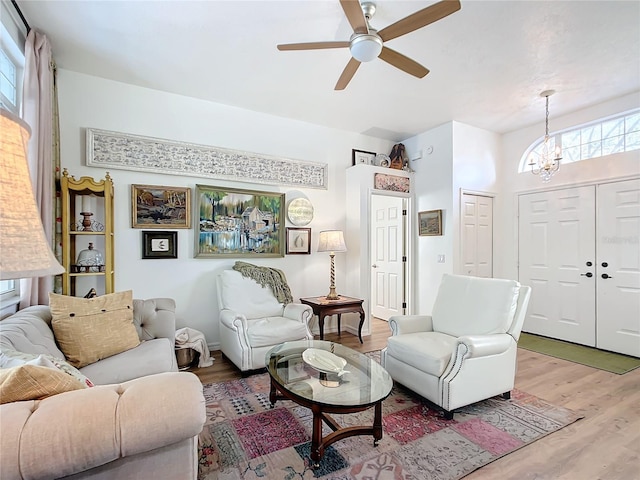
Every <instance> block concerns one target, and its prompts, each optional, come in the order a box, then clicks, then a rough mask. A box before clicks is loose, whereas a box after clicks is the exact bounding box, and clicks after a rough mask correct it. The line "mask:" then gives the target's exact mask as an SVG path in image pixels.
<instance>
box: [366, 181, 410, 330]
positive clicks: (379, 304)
mask: <svg viewBox="0 0 640 480" xmlns="http://www.w3.org/2000/svg"><path fill="white" fill-rule="evenodd" d="M385 197H386V198H389V199H393V200H394V201H392V202H391V203H390V206H391V207H392V209H391V210H393V211H395V210H396V209H397V208H400V212H398V213H393V214H392V215H391V216H394V215H399V217H397V216H396V217H395V220H394V219H393V218H392V219H391V220H389V214H388V212H380V211H379V209H377V208H376V205H378V204H380V203H381V202H379V201H378V202H376V199H377V200H382V199H384V198H385ZM395 200H398V202H395ZM410 208H411V202H410V197H408V196H407V195H405V194H397V193H395V192H387V191H383V190H375V191H372V192H371V194H370V195H369V252H370V260H371V263H370V271H371V273H370V275H369V282H370V290H369V291H370V292H371V293H370V305H369V310H370V311H369V315H370V316H372V317H373V316H375V317H376V318H382V319H383V320H388V319H389V317H390V316H391V315H397V314H400V315H402V314H406V313H408V312H409V302H410V291H411V281H410V279H411V266H410V263H411V262H410V261H409V258H410V256H411V249H412V248H413V246H412V243H411V242H410V241H409V239H410V238H411V237H410V234H409V230H410V221H409V218H411V217H410ZM379 215H383V216H384V219H383V218H379V217H378V216H379ZM389 222H390V224H391V226H392V228H388V225H389ZM381 223H382V225H381ZM390 234H393V236H394V238H389V235H390ZM390 248H391V249H392V250H393V251H390V250H389V249H390ZM390 256H391V257H393V256H396V257H399V258H397V259H396V260H399V262H396V261H391V262H389V261H388V260H390V258H389V257H390ZM391 260H393V259H391ZM381 263H386V264H387V265H388V267H389V268H388V269H387V270H389V271H386V270H385V269H384V268H381V267H382V265H381ZM383 270H385V271H383ZM390 288H391V289H392V290H393V292H391V293H392V294H391V293H389V289H390Z"/></svg>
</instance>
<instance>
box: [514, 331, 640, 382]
mask: <svg viewBox="0 0 640 480" xmlns="http://www.w3.org/2000/svg"><path fill="white" fill-rule="evenodd" d="M518 347H520V348H524V349H525V350H531V351H532V352H537V353H543V354H544V355H549V356H551V357H555V358H560V359H562V360H568V361H570V362H574V363H580V364H582V365H586V366H588V367H593V368H597V369H600V370H605V371H607V372H611V373H617V374H618V375H622V374H624V373H627V372H630V371H631V370H635V369H636V368H638V367H640V358H636V357H630V356H629V355H622V354H620V353H613V352H607V351H605V350H598V349H597V348H593V347H587V346H584V345H577V344H575V343H571V342H564V341H562V340H556V339H554V338H548V337H542V336H540V335H533V334H530V333H522V334H520V340H518Z"/></svg>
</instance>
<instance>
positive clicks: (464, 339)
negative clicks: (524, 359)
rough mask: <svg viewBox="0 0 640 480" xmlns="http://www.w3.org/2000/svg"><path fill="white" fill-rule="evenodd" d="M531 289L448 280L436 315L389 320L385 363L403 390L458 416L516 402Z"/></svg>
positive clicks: (438, 298) (479, 280) (457, 278)
mask: <svg viewBox="0 0 640 480" xmlns="http://www.w3.org/2000/svg"><path fill="white" fill-rule="evenodd" d="M530 296H531V287H526V286H521V285H520V284H519V283H518V282H516V281H513V280H503V279H495V278H479V277H467V276H462V275H449V274H445V275H444V276H443V278H442V283H441V284H440V287H439V289H438V294H437V296H436V300H435V303H434V306H433V312H432V314H431V315H399V316H393V317H391V318H390V319H389V326H390V327H391V331H392V336H391V337H389V339H388V341H387V347H386V348H385V349H384V350H382V354H381V363H382V365H383V366H384V368H385V369H386V370H387V371H388V372H389V374H390V375H391V377H392V378H393V379H394V380H395V381H396V382H398V383H401V384H402V385H404V386H405V387H407V388H409V389H411V390H413V391H414V392H416V393H418V394H420V395H422V396H423V397H424V398H426V399H427V400H430V401H431V402H432V403H434V404H436V405H437V406H439V407H441V408H442V409H443V410H444V412H445V417H446V418H449V419H450V418H453V410H455V409H456V408H460V407H463V406H465V405H469V404H471V403H475V402H478V401H480V400H484V399H487V398H490V397H493V396H495V395H500V394H502V395H503V396H504V397H505V398H509V397H510V391H511V389H512V388H513V385H514V381H515V374H516V355H517V350H518V349H517V346H518V338H519V337H520V331H521V329H522V324H523V322H524V317H525V314H526V310H527V305H528V303H529V298H530Z"/></svg>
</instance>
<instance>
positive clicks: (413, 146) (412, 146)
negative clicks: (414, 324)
mask: <svg viewBox="0 0 640 480" xmlns="http://www.w3.org/2000/svg"><path fill="white" fill-rule="evenodd" d="M402 143H404V145H405V147H406V149H407V154H408V155H409V158H410V159H412V158H415V157H416V156H418V155H421V158H420V159H418V160H415V161H410V165H411V168H413V169H414V170H415V174H414V181H413V185H415V196H414V215H413V217H414V218H413V219H411V221H412V223H413V225H414V226H415V228H414V229H413V231H414V232H416V234H415V235H414V238H413V242H414V243H413V245H414V248H413V252H414V254H413V258H412V257H411V256H410V257H409V261H410V262H413V265H414V284H413V292H412V293H413V298H415V299H416V301H415V302H414V311H413V312H411V313H422V314H429V313H431V306H432V305H433V300H434V299H435V295H436V291H437V288H438V285H439V284H440V278H441V277H442V274H443V273H451V272H452V271H453V264H452V260H453V235H454V224H453V222H452V218H453V197H452V194H451V191H452V188H453V124H452V123H446V124H444V125H440V126H439V127H436V128H434V129H432V130H429V131H428V132H425V133H422V134H420V135H417V136H415V137H411V138H409V139H407V140H405V141H404V142H402ZM420 152H421V153H420ZM429 152H431V153H429ZM436 209H442V229H443V235H442V236H434V237H431V236H429V237H427V236H423V237H420V236H418V235H417V232H418V228H417V218H418V212H422V211H425V210H436ZM438 255H445V260H446V261H445V263H437V256H438Z"/></svg>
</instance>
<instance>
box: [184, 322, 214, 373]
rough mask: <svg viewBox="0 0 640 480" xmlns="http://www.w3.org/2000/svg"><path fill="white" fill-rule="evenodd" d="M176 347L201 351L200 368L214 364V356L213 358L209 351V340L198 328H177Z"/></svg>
mask: <svg viewBox="0 0 640 480" xmlns="http://www.w3.org/2000/svg"><path fill="white" fill-rule="evenodd" d="M176 348H192V349H194V350H195V351H196V352H198V353H200V359H199V360H198V368H202V367H210V366H211V365H213V358H211V354H210V353H209V347H208V346H207V341H206V339H205V338H204V335H203V333H202V332H199V331H198V330H194V329H193V328H189V327H184V328H181V329H179V330H176Z"/></svg>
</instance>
